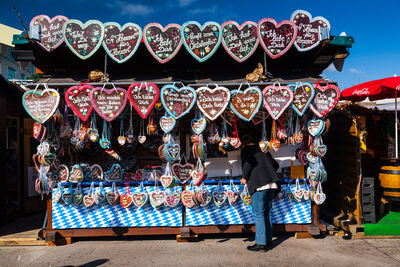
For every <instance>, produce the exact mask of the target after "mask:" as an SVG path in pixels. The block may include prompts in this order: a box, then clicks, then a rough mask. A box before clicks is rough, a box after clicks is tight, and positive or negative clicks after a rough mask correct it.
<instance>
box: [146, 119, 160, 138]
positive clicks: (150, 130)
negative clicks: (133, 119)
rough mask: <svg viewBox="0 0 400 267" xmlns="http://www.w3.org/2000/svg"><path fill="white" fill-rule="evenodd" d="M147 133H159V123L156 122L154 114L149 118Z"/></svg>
mask: <svg viewBox="0 0 400 267" xmlns="http://www.w3.org/2000/svg"><path fill="white" fill-rule="evenodd" d="M147 134H148V135H152V134H158V131H157V124H156V123H154V114H152V115H151V116H150V118H149V123H148V124H147Z"/></svg>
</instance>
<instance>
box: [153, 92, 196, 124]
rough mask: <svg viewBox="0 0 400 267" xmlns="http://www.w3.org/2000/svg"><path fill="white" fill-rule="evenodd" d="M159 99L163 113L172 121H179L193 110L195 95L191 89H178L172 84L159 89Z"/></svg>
mask: <svg viewBox="0 0 400 267" xmlns="http://www.w3.org/2000/svg"><path fill="white" fill-rule="evenodd" d="M160 98H161V102H162V104H163V106H164V109H165V111H167V112H168V114H169V115H171V117H173V118H174V119H179V118H180V117H182V116H184V115H185V114H187V113H189V111H190V110H191V109H192V108H193V105H194V104H195V102H196V98H197V95H196V91H195V90H194V89H193V88H192V87H189V86H184V87H181V88H178V87H176V86H175V85H173V84H172V85H164V86H163V88H161V96H160Z"/></svg>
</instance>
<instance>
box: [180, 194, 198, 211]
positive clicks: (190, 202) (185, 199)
mask: <svg viewBox="0 0 400 267" xmlns="http://www.w3.org/2000/svg"><path fill="white" fill-rule="evenodd" d="M181 201H182V204H183V205H184V206H185V207H187V208H192V207H193V206H194V205H196V203H195V202H194V199H193V194H192V192H190V191H188V190H183V191H182V193H181Z"/></svg>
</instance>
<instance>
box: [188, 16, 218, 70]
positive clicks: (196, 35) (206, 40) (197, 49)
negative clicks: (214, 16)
mask: <svg viewBox="0 0 400 267" xmlns="http://www.w3.org/2000/svg"><path fill="white" fill-rule="evenodd" d="M181 37H182V41H183V45H184V46H185V48H186V50H187V51H188V52H189V53H190V54H191V55H192V56H193V57H194V58H195V59H197V60H198V61H199V62H204V61H206V60H207V59H209V58H210V57H211V56H212V55H213V54H214V53H215V51H217V48H218V46H219V45H220V44H221V37H222V34H221V26H220V25H219V24H218V23H216V22H213V21H209V22H206V23H204V24H203V25H201V24H200V23H198V22H196V21H188V22H185V23H184V24H183V25H182V28H181Z"/></svg>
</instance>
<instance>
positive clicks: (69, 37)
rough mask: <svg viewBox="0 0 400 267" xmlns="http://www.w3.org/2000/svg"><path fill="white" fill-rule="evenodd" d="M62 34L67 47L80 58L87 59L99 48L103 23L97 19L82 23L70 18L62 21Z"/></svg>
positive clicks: (102, 34)
mask: <svg viewBox="0 0 400 267" xmlns="http://www.w3.org/2000/svg"><path fill="white" fill-rule="evenodd" d="M63 35H64V40H65V43H66V45H67V46H68V47H69V49H71V51H72V52H73V53H74V54H75V55H76V56H78V57H79V58H80V59H87V58H89V57H91V56H92V55H93V54H94V53H95V52H96V51H97V50H98V49H99V48H100V46H101V43H102V42H103V37H104V25H103V23H101V22H100V21H98V20H89V21H87V22H86V23H82V22H81V21H79V20H76V19H70V20H68V21H67V22H65V23H64V26H63Z"/></svg>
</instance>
